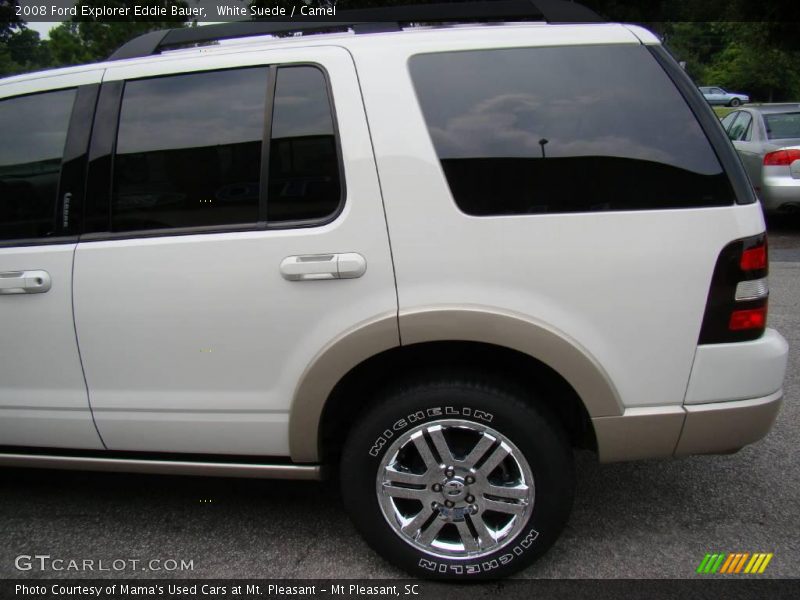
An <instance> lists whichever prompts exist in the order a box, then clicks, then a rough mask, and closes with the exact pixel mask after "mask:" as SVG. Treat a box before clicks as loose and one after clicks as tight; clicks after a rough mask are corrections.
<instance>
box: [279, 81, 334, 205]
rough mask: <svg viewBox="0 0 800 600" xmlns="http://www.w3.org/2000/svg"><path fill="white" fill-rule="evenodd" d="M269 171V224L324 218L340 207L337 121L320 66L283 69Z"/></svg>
mask: <svg viewBox="0 0 800 600" xmlns="http://www.w3.org/2000/svg"><path fill="white" fill-rule="evenodd" d="M269 167H270V171H269V172H270V175H269V199H268V203H267V213H268V220H269V221H299V220H307V219H320V218H323V217H326V216H328V215H330V214H332V213H334V212H335V211H336V210H337V209H338V207H339V201H340V197H341V186H340V182H339V159H338V154H337V150H336V138H335V136H334V128H333V117H332V115H331V104H330V100H329V98H328V90H327V85H326V82H325V77H324V75H323V74H322V71H320V70H319V69H317V68H314V67H287V68H281V69H278V79H277V82H276V86H275V108H274V111H273V122H272V139H271V145H270V165H269Z"/></svg>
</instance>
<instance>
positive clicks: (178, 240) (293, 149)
mask: <svg viewBox="0 0 800 600" xmlns="http://www.w3.org/2000/svg"><path fill="white" fill-rule="evenodd" d="M550 4H552V3H550ZM556 4H557V3H556ZM573 6H575V5H573ZM428 20H431V19H430V18H429V19H428ZM295 25H296V24H295ZM367 25H369V26H368V27H365V28H362V27H361V24H354V25H353V26H352V28H350V29H349V30H348V31H346V32H340V33H330V32H328V33H324V34H318V35H304V36H298V35H293V36H290V37H280V38H278V39H274V38H271V37H251V38H248V39H246V40H242V39H239V40H236V41H227V42H224V43H220V44H216V45H211V46H209V45H207V44H206V45H204V46H201V47H194V48H188V49H187V48H184V49H178V50H172V51H168V50H166V47H167V46H170V45H172V44H178V43H183V42H197V41H202V39H201V37H200V36H219V37H235V36H236V35H240V34H241V32H242V31H245V32H248V33H254V32H256V29H257V28H258V27H261V28H262V29H263V30H265V31H266V30H269V27H272V26H276V27H277V25H275V24H263V23H262V24H256V25H255V26H253V24H250V27H251V28H249V29H248V28H245V29H241V28H240V29H238V30H237V29H236V27H234V26H231V25H222V26H221V29H215V28H214V27H203V28H192V29H185V30H176V31H172V32H169V33H167V34H165V33H164V32H159V33H157V34H147V35H146V36H145V37H144V38H140V39H137V40H134V41H133V42H131V43H130V44H129V45H128V46H126V47H123V48H122V49H121V50H120V52H119V53H118V54H117V56H116V57H115V58H118V60H110V61H108V62H105V63H102V64H91V65H85V66H79V67H72V68H66V69H57V70H53V71H48V72H43V73H35V74H30V75H22V76H18V77H12V78H9V79H5V80H3V81H2V82H0V98H2V100H0V127H2V131H3V137H2V142H1V143H0V317H2V345H0V355H1V356H2V360H0V415H1V416H0V445H2V446H3V448H2V454H1V455H0V463H2V464H5V465H16V466H31V467H37V466H38V467H47V468H53V467H58V468H61V467H64V468H83V469H94V470H119V471H139V472H142V471H147V472H155V473H188V474H213V475H231V476H243V477H288V478H303V479H312V478H318V477H320V476H321V475H322V473H323V470H324V468H326V467H329V468H330V469H329V470H330V472H331V473H332V474H333V475H335V476H338V477H339V478H340V480H341V484H342V494H343V497H344V501H345V504H346V506H347V508H348V510H349V511H350V514H351V516H352V519H353V521H354V523H355V524H356V526H357V528H358V529H359V530H360V531H361V532H362V533H363V535H364V537H365V538H366V539H367V541H368V542H369V543H370V545H371V546H373V547H374V548H375V549H376V550H377V551H378V552H379V553H381V554H382V555H383V556H385V557H387V558H388V559H389V560H391V561H392V562H394V563H395V564H397V565H399V566H400V567H402V568H404V569H406V570H408V571H409V572H411V573H412V574H415V575H422V576H431V577H441V578H456V579H471V578H481V577H497V576H500V575H506V574H508V573H511V572H513V571H515V570H517V569H519V568H521V567H523V566H525V565H527V564H529V563H530V562H531V561H533V560H534V559H535V558H536V557H537V556H539V555H541V554H542V553H543V552H544V551H545V550H546V549H547V548H548V547H549V546H550V545H551V544H552V543H553V542H554V540H555V539H556V538H557V537H558V535H559V533H560V531H561V530H562V528H563V527H564V524H565V522H566V520H567V518H568V515H569V512H570V507H571V504H572V497H573V489H574V473H573V466H572V448H573V447H586V448H591V449H594V450H596V452H597V454H598V457H599V460H600V461H603V462H605V461H619V460H631V459H644V458H651V457H669V456H683V455H687V454H692V453H716V452H729V451H733V450H736V449H738V448H740V447H742V446H744V445H745V444H749V443H751V442H754V441H756V440H758V439H760V438H761V437H762V436H764V435H765V434H766V433H767V431H768V430H769V429H770V426H771V424H772V422H773V420H774V419H775V416H776V414H777V412H778V408H779V405H780V402H781V396H782V381H783V376H784V371H785V367H786V358H787V345H786V342H785V341H784V339H783V338H782V337H781V336H780V335H779V334H778V333H777V332H775V331H774V330H771V329H768V328H766V311H767V294H768V288H767V280H766V275H767V246H766V238H765V233H764V221H763V218H762V213H761V208H760V206H759V205H758V203H757V202H756V199H755V197H754V195H753V192H752V190H751V188H750V186H749V183H748V180H747V177H746V175H745V174H744V172H743V171H742V167H741V165H740V163H739V161H738V159H737V157H736V155H735V153H734V151H733V149H732V147H731V145H730V143H729V141H728V140H727V138H726V136H725V132H724V131H723V129H722V127H721V126H720V125H719V122H718V121H717V119H716V118H715V117H714V115H713V113H712V112H711V109H710V108H709V107H708V105H707V104H706V103H705V101H704V100H703V97H702V95H701V94H700V93H699V91H698V90H697V88H696V87H695V86H694V85H693V83H692V82H691V81H690V80H689V79H688V77H687V76H686V75H685V74H684V73H683V72H682V70H681V69H680V67H678V66H677V65H676V63H675V62H674V61H673V60H672V59H671V58H670V57H669V55H668V54H667V53H666V52H665V51H664V50H663V49H662V47H661V46H660V45H659V43H658V40H657V39H656V38H655V37H654V36H653V35H652V34H651V33H649V32H647V31H645V30H643V29H640V28H637V27H631V26H625V25H619V24H559V25H551V24H546V23H544V24H529V23H509V24H494V25H480V24H473V25H470V26H460V27H424V28H413V27H411V28H405V29H402V28H398V30H397V31H385V29H386V27H385V25H384V24H381V25H380V26H378V25H377V24H375V23H368V24H367ZM364 29H366V32H364ZM236 31H238V32H239V33H238V34H237V33H236ZM192 36H194V37H192ZM143 48H144V50H143ZM138 54H142V56H138V57H137V56H136V55H138ZM131 55H133V56H132V57H130V58H123V57H125V56H131Z"/></svg>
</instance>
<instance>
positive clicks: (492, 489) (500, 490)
mask: <svg viewBox="0 0 800 600" xmlns="http://www.w3.org/2000/svg"><path fill="white" fill-rule="evenodd" d="M483 493H484V494H488V495H490V496H495V497H497V498H507V499H514V500H525V499H526V498H527V497H528V494H529V493H530V488H529V487H528V486H527V485H517V486H514V487H507V486H503V485H491V484H489V485H487V486H486V487H485V488H484V490H483Z"/></svg>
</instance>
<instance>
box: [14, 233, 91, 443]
mask: <svg viewBox="0 0 800 600" xmlns="http://www.w3.org/2000/svg"><path fill="white" fill-rule="evenodd" d="M74 251H75V244H59V245H53V246H31V247H21V248H0V272H8V271H21V270H34V269H35V270H43V271H47V272H48V273H49V274H50V278H51V281H52V287H51V288H50V290H49V291H47V292H46V293H44V294H13V295H0V445H2V446H47V447H61V448H91V449H102V447H103V445H102V443H101V442H100V438H99V437H98V435H97V431H96V430H95V428H94V424H93V423H92V415H91V412H90V410H89V402H88V398H87V394H86V384H85V382H84V380H83V373H82V371H81V361H80V357H79V356H78V345H77V343H76V341H75V329H74V327H73V324H72V297H71V296H72V289H71V276H72V257H73V252H74Z"/></svg>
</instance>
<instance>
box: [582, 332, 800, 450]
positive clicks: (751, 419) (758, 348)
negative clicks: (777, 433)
mask: <svg viewBox="0 0 800 600" xmlns="http://www.w3.org/2000/svg"><path fill="white" fill-rule="evenodd" d="M788 352H789V346H788V344H787V343H786V340H784V339H783V337H782V336H781V335H780V334H779V333H778V332H777V331H774V330H772V329H768V330H767V331H766V332H765V333H764V335H763V336H762V337H761V338H759V339H757V340H753V341H752V342H742V343H737V344H714V345H708V346H699V347H698V349H697V354H696V356H695V363H694V367H693V368H692V374H691V377H690V380H689V385H688V388H687V393H686V398H685V403H684V404H683V405H675V406H652V407H642V408H629V409H626V410H625V412H624V413H623V414H622V415H619V416H610V417H597V418H594V419H592V423H593V425H594V428H595V436H596V438H597V447H598V454H599V457H600V461H601V462H614V461H621V460H637V459H644V458H663V457H668V456H686V455H689V454H716V453H728V452H733V451H736V450H738V449H739V448H742V447H743V446H746V445H747V444H751V443H753V442H755V441H758V440H760V439H761V438H763V437H764V436H765V435H766V434H767V433H768V432H769V430H770V428H771V427H772V424H773V423H774V421H775V417H776V416H777V414H778V411H779V409H780V405H781V401H782V398H783V377H784V374H785V372H786V362H787V358H788Z"/></svg>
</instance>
